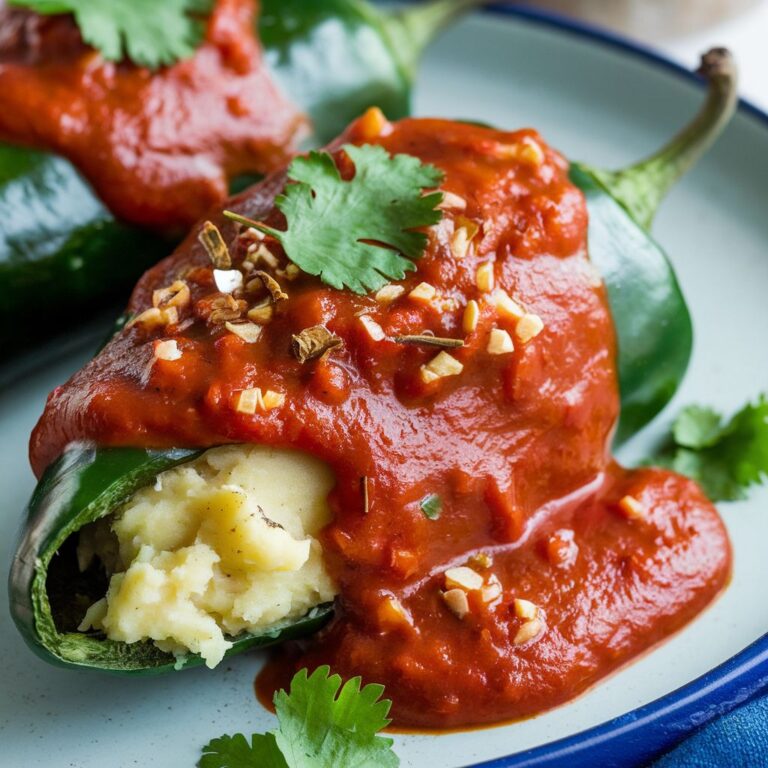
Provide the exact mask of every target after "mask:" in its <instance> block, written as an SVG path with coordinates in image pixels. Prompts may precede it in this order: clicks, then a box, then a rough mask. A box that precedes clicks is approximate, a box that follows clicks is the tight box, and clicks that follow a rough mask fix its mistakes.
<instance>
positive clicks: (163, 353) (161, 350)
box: [155, 339, 181, 362]
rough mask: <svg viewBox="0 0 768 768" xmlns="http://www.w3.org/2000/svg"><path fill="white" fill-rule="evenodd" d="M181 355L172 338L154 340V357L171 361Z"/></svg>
mask: <svg viewBox="0 0 768 768" xmlns="http://www.w3.org/2000/svg"><path fill="white" fill-rule="evenodd" d="M180 357H181V350H180V349H179V345H178V344H177V343H176V341H175V340H174V339H166V340H165V341H156V342H155V359H156V360H166V361H168V362H173V361H174V360H178V359H179V358H180Z"/></svg>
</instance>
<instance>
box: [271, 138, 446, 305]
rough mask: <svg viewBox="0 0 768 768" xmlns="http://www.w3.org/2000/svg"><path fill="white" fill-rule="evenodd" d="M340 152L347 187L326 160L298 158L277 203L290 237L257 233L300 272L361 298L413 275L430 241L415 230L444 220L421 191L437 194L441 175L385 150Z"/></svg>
mask: <svg viewBox="0 0 768 768" xmlns="http://www.w3.org/2000/svg"><path fill="white" fill-rule="evenodd" d="M343 149H344V152H345V153H346V154H347V156H348V157H349V159H350V160H351V161H352V163H353V164H354V166H355V175H354V177H353V178H352V179H351V180H350V181H345V180H344V179H342V177H341V174H340V173H339V169H338V168H337V166H336V163H335V162H334V159H333V157H331V155H330V154H328V153H327V152H310V153H309V155H308V156H307V157H297V158H296V159H295V160H294V161H293V162H292V163H291V166H290V167H289V169H288V179H289V181H291V182H293V183H292V184H289V185H288V186H287V187H286V189H285V192H284V193H283V194H282V195H280V196H279V197H278V198H277V200H276V201H275V204H276V205H277V207H278V208H279V209H280V210H281V211H282V212H283V214H285V218H286V220H287V222H288V229H287V230H285V231H280V230H275V229H272V228H270V227H264V226H261V225H260V226H259V227H258V228H259V229H261V231H262V232H266V233H267V234H269V235H272V236H273V237H275V238H276V239H277V240H278V241H279V242H280V243H281V244H282V246H283V248H284V249H285V252H286V254H287V255H288V258H289V259H291V261H293V262H294V263H296V264H297V265H298V266H299V267H301V269H303V270H304V271H305V272H308V273H309V274H311V275H319V276H320V279H321V280H322V281H323V282H325V283H327V284H328V285H331V286H333V287H334V288H338V289H342V288H345V287H346V288H349V289H351V290H352V291H354V292H355V293H365V292H366V291H375V290H377V289H379V288H381V287H382V286H383V285H385V284H386V283H388V282H390V281H391V280H399V279H401V278H403V277H405V273H406V271H407V270H413V269H415V268H416V265H415V264H414V263H413V259H418V258H419V257H420V256H421V255H422V254H423V253H424V250H425V248H426V247H427V236H426V235H425V234H424V233H422V232H415V231H414V229H416V228H418V227H426V226H429V225H431V224H436V223H437V222H438V221H440V219H441V218H442V211H440V210H439V209H437V206H438V205H439V204H440V202H441V201H442V199H443V196H442V193H440V192H433V193H431V194H427V195H424V194H423V190H424V189H427V188H429V187H436V186H438V185H439V184H440V183H441V182H442V179H443V174H442V172H441V171H440V170H438V169H437V168H435V167H434V166H432V165H424V164H422V163H421V162H420V161H419V159H418V158H416V157H412V156H410V155H394V156H390V155H389V154H388V153H387V151H386V150H385V149H384V148H383V147H379V146H374V145H371V144H365V145H363V146H360V147H358V146H355V145H352V144H346V145H345V146H344V147H343Z"/></svg>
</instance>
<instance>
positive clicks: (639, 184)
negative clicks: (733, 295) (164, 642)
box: [9, 51, 736, 674]
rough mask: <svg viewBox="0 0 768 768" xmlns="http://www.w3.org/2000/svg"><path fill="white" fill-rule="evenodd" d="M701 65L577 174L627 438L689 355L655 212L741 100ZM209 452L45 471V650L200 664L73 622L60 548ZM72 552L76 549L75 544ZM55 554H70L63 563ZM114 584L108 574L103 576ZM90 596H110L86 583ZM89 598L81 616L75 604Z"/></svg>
mask: <svg viewBox="0 0 768 768" xmlns="http://www.w3.org/2000/svg"><path fill="white" fill-rule="evenodd" d="M702 74H703V75H704V76H705V77H706V78H707V80H708V83H709V94H708V99H707V102H706V104H705V106H704V108H703V109H702V111H701V112H700V113H699V115H698V116H697V117H696V119H695V120H694V121H693V122H692V123H691V124H690V125H689V126H688V127H687V128H686V129H685V130H684V131H683V132H682V133H681V134H680V135H679V136H678V137H677V138H676V139H674V140H673V141H672V142H670V143H669V144H668V145H667V146H666V147H664V148H663V149H662V150H661V151H660V152H659V153H657V154H655V155H653V156H652V157H651V158H649V159H648V160H646V161H643V162H642V163H639V164H637V165H634V166H631V167H630V168H628V169H627V170H625V171H619V172H612V173H607V172H604V171H597V170H592V169H589V168H587V167H586V166H583V165H578V164H574V165H573V166H572V169H571V175H572V178H573V180H574V181H575V183H577V184H578V185H579V186H580V187H581V188H582V189H583V190H584V192H585V194H586V196H587V201H588V207H589V213H590V230H589V240H590V243H589V246H590V254H591V257H592V259H593V260H594V261H595V262H596V264H597V265H598V266H599V267H600V269H601V270H602V272H603V277H604V280H605V283H606V286H607V289H608V294H609V300H610V303H611V309H612V312H613V315H614V320H615V324H616V330H617V338H618V344H619V377H620V385H621V390H622V391H621V394H622V408H623V415H622V422H621V425H620V428H619V433H618V440H619V441H621V440H622V439H625V438H626V437H629V436H630V435H631V434H633V433H634V431H636V430H637V429H638V428H640V427H641V426H642V425H643V424H645V423H647V422H648V421H649V420H650V419H651V418H653V416H655V415H656V414H657V413H658V411H659V410H660V409H661V408H662V407H663V406H664V404H665V403H666V402H667V401H668V399H669V398H670V397H671V395H672V394H673V393H674V391H675V390H676V389H677V386H678V384H679V383H680V381H681V379H682V377H683V375H684V373H685V370H686V367H687V364H688V360H689V357H690V352H691V344H692V332H691V320H690V315H689V313H688V309H687V307H686V304H685V300H684V298H683V296H682V293H681V291H680V288H679V285H678V283H677V279H676V278H675V275H674V271H673V270H672V267H671V266H670V264H669V262H668V261H667V259H666V256H665V255H664V253H663V251H662V250H661V249H660V248H659V246H658V245H657V244H656V243H655V242H654V241H653V239H652V238H651V237H650V235H649V234H648V231H647V230H648V228H649V227H650V224H651V221H652V218H653V214H654V212H655V210H656V208H657V207H658V204H659V203H660V201H661V199H662V198H663V196H664V194H665V193H666V192H667V191H668V189H669V187H670V186H671V185H672V184H673V183H674V181H675V180H676V179H677V178H679V176H680V175H681V174H682V173H683V172H684V171H685V170H687V169H688V168H690V167H691V165H692V164H693V163H694V162H695V161H696V160H697V159H698V158H699V157H700V156H701V155H702V154H703V152H704V151H705V150H706V149H707V147H709V145H710V144H711V143H712V141H714V139H715V138H716V136H717V135H718V134H719V133H720V132H721V131H722V129H723V128H724V127H725V125H726V124H727V122H728V120H729V118H730V117H731V115H732V114H733V111H734V108H735V104H736V96H735V93H736V76H735V70H734V67H733V62H732V60H731V58H730V56H729V55H728V54H727V53H726V52H723V51H716V52H711V53H710V54H708V55H707V56H706V57H705V59H704V63H703V66H702ZM200 453H201V451H198V450H180V449H177V450H169V451H150V450H142V449H127V448H109V449H100V448H93V447H89V446H72V447H71V448H70V449H69V450H68V451H67V452H66V453H65V454H64V455H63V456H62V457H61V458H60V459H59V460H58V461H56V462H55V463H54V464H53V465H51V466H50V467H49V468H48V469H47V470H46V472H45V474H44V475H43V477H42V479H41V481H40V483H39V484H38V486H37V489H36V491H35V493H34V495H33V497H32V499H31V501H30V503H29V506H28V509H27V522H26V525H25V528H24V530H23V532H22V538H21V541H20V544H19V546H18V549H17V553H16V557H15V558H14V563H13V567H12V570H11V574H10V580H9V591H10V605H11V611H12V614H13V618H14V620H15V622H16V624H17V626H18V627H19V629H20V631H21V633H22V634H23V636H24V638H25V639H26V640H27V642H28V643H29V644H30V646H31V647H32V648H33V649H34V650H35V652H36V653H38V654H39V655H40V656H41V657H42V658H44V659H46V660H48V661H50V662H52V663H55V664H61V665H65V666H75V667H81V668H93V669H100V670H107V671H111V672H119V673H127V674H145V673H156V672H164V671H169V670H172V669H179V668H183V667H186V666H193V665H196V664H199V663H201V660H200V659H199V657H197V656H195V655H192V654H190V656H189V657H188V658H187V659H186V660H184V661H183V662H178V661H177V660H175V659H174V658H173V656H171V655H169V654H165V653H163V652H161V651H159V650H158V649H157V648H156V647H155V646H153V645H152V644H150V643H136V644H134V645H126V644H121V643H115V642H113V641H110V640H107V639H105V638H104V637H102V636H99V635H95V634H91V635H88V634H84V633H79V632H76V631H74V629H73V628H74V627H75V626H76V624H77V621H78V620H79V618H81V617H82V610H83V608H84V605H87V602H88V600H86V601H85V603H84V604H83V603H82V601H81V604H78V603H77V601H76V600H75V599H74V598H75V597H76V595H75V593H76V592H77V586H76V580H77V578H78V576H77V572H76V568H75V567H74V565H73V561H72V558H71V556H70V557H69V562H70V564H71V567H70V568H69V570H66V561H67V558H66V557H62V558H54V555H55V554H56V553H57V552H60V551H61V550H62V547H63V546H65V545H66V543H67V541H68V540H69V541H70V543H71V541H72V538H71V537H72V535H73V534H75V533H77V531H79V530H80V529H81V528H82V527H83V526H84V525H86V524H88V523H90V522H93V521H94V520H96V519H98V518H99V517H103V516H105V515H108V514H110V513H112V512H114V511H115V510H116V509H118V508H119V507H120V506H121V505H122V504H123V503H124V502H125V501H126V500H127V499H128V498H129V497H130V496H131V495H132V494H133V493H134V492H135V491H136V490H137V489H139V488H141V487H142V486H144V485H147V484H148V483H150V482H152V480H153V479H154V478H155V476H156V475H157V474H158V473H160V472H162V471H164V470H166V469H170V468H172V467H174V466H177V465H178V464H181V463H184V462H188V461H191V460H192V459H194V458H196V457H197V456H198V455H199V454H200ZM70 555H71V553H70ZM57 560H60V561H61V562H62V563H64V570H62V571H59V572H57V571H55V570H54V569H55V568H61V567H62V565H60V564H57ZM102 586H103V587H104V588H105V585H102ZM89 588H92V585H90V587H89V585H85V587H84V589H83V591H84V592H85V593H86V595H87V598H88V599H95V598H97V597H100V596H102V595H103V591H102V592H101V593H100V594H98V593H97V592H98V590H97V592H92V593H89V592H88V589H89ZM78 608H79V609H80V612H79V613H77V614H76V615H74V616H71V615H68V614H70V613H72V612H73V611H75V612H76V611H77V609H78ZM331 612H332V606H331V605H321V606H317V608H316V609H315V610H314V611H313V612H312V613H311V614H310V615H308V616H307V617H305V618H303V619H301V620H299V621H298V622H295V623H291V624H289V625H285V626H276V627H272V628H270V630H269V631H267V632H266V633H265V634H263V635H260V636H257V637H254V636H250V635H247V636H243V637H240V638H236V642H235V646H234V647H233V648H232V649H231V650H230V654H232V653H237V652H239V651H242V650H245V649H247V648H251V647H256V646H263V645H267V644H269V643H272V642H276V641H278V640H281V639H285V638H287V637H295V636H297V635H299V634H302V633H308V632H312V631H314V630H316V629H317V628H319V627H320V626H321V625H322V624H323V623H324V622H325V621H327V619H328V618H329V616H330V614H331Z"/></svg>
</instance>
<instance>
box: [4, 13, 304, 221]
mask: <svg viewBox="0 0 768 768" xmlns="http://www.w3.org/2000/svg"><path fill="white" fill-rule="evenodd" d="M255 6H256V4H255V2H254V0H218V2H217V3H216V5H215V8H214V10H213V13H212V15H211V17H210V19H209V21H208V23H207V29H206V35H205V41H204V43H203V44H202V45H201V46H200V47H199V48H198V49H197V51H196V52H195V54H194V56H193V57H192V58H190V59H188V60H186V61H182V62H179V63H177V64H175V65H174V66H171V67H168V68H165V69H163V70H160V71H158V72H150V71H149V70H147V69H144V68H142V67H137V66H134V65H133V64H130V63H120V64H114V63H111V62H108V61H105V60H104V59H103V58H102V57H101V55H100V54H99V53H98V52H97V51H95V50H93V49H92V48H90V47H88V46H86V45H85V44H84V43H83V42H82V39H81V37H80V33H79V31H78V29H77V27H76V26H75V24H74V22H73V20H72V18H71V17H70V16H38V15H36V14H32V13H29V12H26V11H20V10H3V9H2V8H0V105H2V108H0V140H2V141H8V142H11V143H14V144H23V145H27V146H33V147H36V148H40V149H46V150H51V151H54V152H57V153H59V154H61V155H64V156H65V157H67V158H68V159H69V160H71V161H72V162H73V163H74V164H75V166H76V167H77V168H78V169H80V171H81V172H82V173H83V174H84V175H85V177H86V178H87V179H88V180H89V181H90V183H91V184H92V185H93V186H94V188H95V189H96V192H97V193H98V195H99V197H100V198H101V199H102V200H103V201H104V202H105V203H106V204H107V206H108V207H109V208H110V210H111V211H112V212H113V213H114V214H115V215H116V216H117V217H118V218H120V219H122V220H124V221H127V222H130V223H133V224H138V225H142V226H148V227H153V228H157V229H161V230H163V231H175V230H186V229H187V228H188V227H190V226H191V225H192V224H193V223H194V222H195V221H197V220H198V219H199V218H200V217H201V216H202V215H203V214H204V213H205V212H206V211H207V210H208V209H209V208H210V207H211V206H213V205H216V204H218V203H221V202H222V201H223V200H224V199H225V198H226V196H227V194H228V181H229V179H231V178H232V177H233V176H235V175H237V174H239V173H246V172H265V171H272V170H275V169H277V168H279V167H281V166H282V165H283V164H284V163H285V161H286V159H287V158H288V157H289V156H290V154H291V152H292V151H293V150H294V148H295V139H297V137H298V135H299V134H300V133H301V131H302V129H303V126H304V119H303V118H302V117H301V116H300V115H299V113H298V112H297V111H296V109H295V107H294V106H293V105H291V104H289V103H288V102H287V101H286V100H285V98H284V97H283V96H282V95H281V94H280V93H279V92H278V90H277V87H276V86H275V84H274V83H273V82H272V80H271V78H270V75H269V73H268V72H267V70H266V67H265V66H264V63H263V61H262V57H261V52H260V48H259V43H258V41H257V39H256V36H255V31H254V30H255V26H254V25H255V15H256V7H255Z"/></svg>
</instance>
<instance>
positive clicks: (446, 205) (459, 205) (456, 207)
mask: <svg viewBox="0 0 768 768" xmlns="http://www.w3.org/2000/svg"><path fill="white" fill-rule="evenodd" d="M437 207H438V208H440V209H442V210H443V211H463V210H464V209H465V208H466V207H467V201H466V200H465V199H464V198H463V197H461V196H460V195H457V194H456V193H455V192H446V191H443V201H442V202H441V203H440V205H438V206H437Z"/></svg>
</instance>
